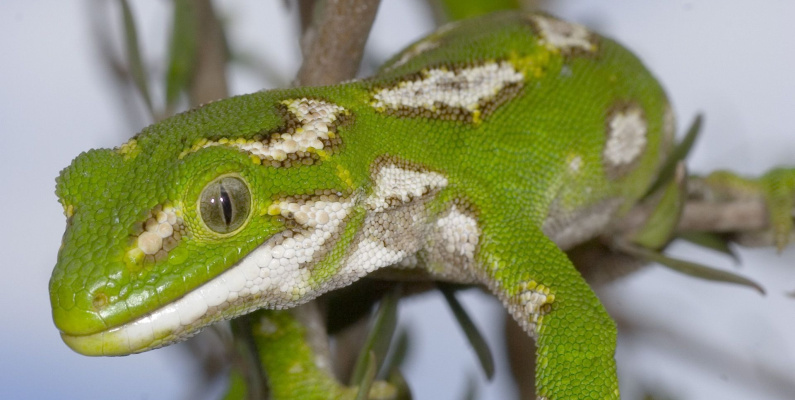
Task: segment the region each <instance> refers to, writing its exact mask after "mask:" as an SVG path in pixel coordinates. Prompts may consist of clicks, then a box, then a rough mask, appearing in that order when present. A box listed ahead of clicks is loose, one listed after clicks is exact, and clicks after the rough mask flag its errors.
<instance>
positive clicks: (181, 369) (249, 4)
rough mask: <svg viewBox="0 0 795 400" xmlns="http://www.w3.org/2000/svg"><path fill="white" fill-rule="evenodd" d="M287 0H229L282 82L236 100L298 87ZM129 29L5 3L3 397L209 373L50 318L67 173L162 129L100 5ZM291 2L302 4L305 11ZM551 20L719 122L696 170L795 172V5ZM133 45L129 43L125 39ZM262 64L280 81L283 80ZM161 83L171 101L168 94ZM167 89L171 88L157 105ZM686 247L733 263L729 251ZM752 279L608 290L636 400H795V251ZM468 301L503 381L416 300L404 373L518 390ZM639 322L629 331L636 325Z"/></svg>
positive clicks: (58, 8) (155, 47)
mask: <svg viewBox="0 0 795 400" xmlns="http://www.w3.org/2000/svg"><path fill="white" fill-rule="evenodd" d="M283 3H284V2H282V1H275V0H273V1H270V2H269V1H242V0H235V1H231V0H230V1H224V2H218V6H219V8H220V10H221V13H222V15H223V16H224V17H225V18H226V20H227V21H228V22H229V23H230V26H231V28H230V30H229V35H230V40H231V42H232V43H233V44H234V45H235V46H236V47H235V50H236V51H238V52H242V53H246V54H249V55H253V56H255V57H256V58H257V60H259V61H258V62H260V63H265V64H267V65H268V66H269V67H270V68H271V69H272V71H271V73H269V74H258V73H254V72H252V71H251V70H247V69H245V68H233V69H232V71H231V72H233V73H235V74H236V77H235V78H233V88H232V90H233V91H234V93H247V92H252V91H256V90H258V89H260V88H263V87H273V86H275V85H284V84H286V82H289V80H290V79H291V78H292V76H293V74H294V71H295V70H296V69H297V67H298V65H299V63H300V60H299V53H298V50H297V39H296V37H297V34H296V30H295V27H294V21H295V16H294V12H293V14H290V15H286V14H285V9H284V7H283ZM102 4H104V5H110V6H111V7H109V8H110V10H109V11H110V12H109V13H100V15H101V16H102V18H110V19H111V21H110V22H111V23H113V24H115V26H117V27H118V26H119V25H118V21H119V18H118V14H119V12H118V9H117V8H115V7H116V2H101V1H54V0H50V1H25V0H3V1H2V2H0V139H2V140H1V141H0V167H1V168H0V215H2V216H3V218H2V221H3V224H2V229H0V251H2V256H3V258H2V264H0V268H1V269H2V271H1V273H0V321H2V322H0V324H2V325H0V398H3V399H103V398H114V399H181V398H188V397H189V396H191V393H192V392H191V388H192V387H194V383H193V382H192V381H191V379H193V378H194V377H195V376H196V373H197V369H196V368H197V367H196V366H193V365H190V363H189V362H190V358H189V357H187V356H186V355H185V354H186V352H185V351H184V350H182V349H180V347H179V346H171V347H169V348H165V349H161V350H157V351H153V352H149V353H145V354H142V355H136V356H131V357H122V358H87V357H83V356H79V355H77V354H75V353H73V352H71V351H70V350H69V349H68V348H67V347H66V346H65V345H64V344H63V343H62V342H61V340H60V338H59V336H58V333H57V331H56V329H55V327H54V326H53V324H52V321H51V319H50V308H49V307H50V306H49V299H48V291H47V282H48V279H49V275H50V271H51V268H52V266H53V265H54V263H55V258H56V253H57V250H58V245H59V243H60V238H61V234H62V232H63V228H64V217H63V215H62V210H61V206H60V205H59V204H58V202H57V200H56V198H55V196H54V194H53V190H54V178H55V176H56V175H57V174H58V171H59V170H60V169H61V168H63V167H65V166H66V165H68V164H69V162H70V160H71V159H72V158H73V157H75V156H76V155H77V154H78V153H79V152H81V151H84V150H87V149H89V148H94V147H113V146H116V145H119V144H120V143H122V142H123V141H124V140H126V138H128V137H129V136H131V135H132V134H133V133H134V132H136V131H137V130H139V129H140V128H142V127H143V126H144V125H146V124H147V123H148V121H147V120H146V117H145V114H144V113H142V112H138V113H137V114H136V113H133V114H134V115H136V116H133V117H130V116H129V113H126V112H125V111H124V110H125V108H126V109H129V108H130V107H132V109H133V110H139V111H140V109H141V108H140V103H138V102H137V100H136V98H135V95H134V94H131V95H129V96H127V101H120V100H119V98H120V96H119V93H118V91H117V90H118V87H116V86H115V85H114V84H113V83H112V81H111V80H110V79H109V77H110V76H109V73H108V72H107V70H105V69H104V68H103V67H102V66H101V61H100V58H99V53H98V51H97V47H96V46H97V38H96V37H95V34H96V31H95V30H92V23H91V21H92V20H91V19H90V18H89V14H90V11H91V9H92V8H96V7H98V6H99V5H102ZM168 4H169V2H167V1H151V0H150V1H145V0H141V1H138V2H134V4H133V6H134V12H135V14H136V17H137V20H138V28H139V32H140V34H141V35H142V36H143V39H142V46H143V51H144V53H145V54H146V57H147V63H148V64H149V65H151V66H152V67H153V68H154V72H155V73H157V74H162V70H158V68H160V67H159V66H161V65H163V57H164V52H165V37H166V31H165V27H166V26H168V24H169V7H168ZM423 4H424V3H423V2H421V1H396V0H385V1H384V4H383V5H382V8H381V10H380V12H379V15H378V19H377V21H376V24H375V28H374V30H373V36H372V39H371V41H370V43H369V45H368V50H369V60H371V61H372V62H373V63H375V62H379V61H381V60H383V59H385V58H386V57H388V56H389V55H390V54H392V53H394V52H396V51H398V50H399V49H400V48H402V47H403V46H405V45H407V44H409V43H410V42H411V41H413V40H416V39H418V38H419V37H421V36H422V35H424V34H425V33H427V32H429V31H430V30H432V29H433V21H432V19H431V17H430V16H429V15H428V14H427V9H426V8H425V6H424V5H423ZM293 11H294V10H293ZM553 12H554V13H556V14H558V15H560V16H562V17H564V18H567V19H571V20H574V21H578V22H582V23H585V24H588V25H589V26H592V27H594V28H596V29H597V30H599V31H601V32H603V33H606V34H607V35H609V36H611V37H614V38H617V39H618V40H619V41H621V42H622V43H624V44H626V45H627V46H628V47H629V48H631V49H633V50H634V51H635V52H636V53H637V54H638V55H639V56H640V58H641V59H643V60H644V61H645V63H646V64H647V65H648V66H649V67H650V69H651V70H653V71H654V73H655V74H656V75H657V76H658V77H659V78H660V80H661V81H662V82H663V84H664V86H665V87H666V88H667V90H668V92H669V95H670V97H671V99H672V101H673V103H674V105H675V110H676V112H677V115H678V116H679V117H680V122H679V127H680V129H682V128H683V127H684V126H685V125H686V124H687V122H689V120H690V119H691V118H692V117H693V116H694V115H695V114H696V112H698V111H703V112H704V113H705V114H706V116H707V124H706V127H705V129H704V131H703V134H702V138H701V141H700V142H699V143H698V145H697V147H696V149H695V153H694V154H693V157H692V159H691V162H690V165H691V169H692V170H694V171H696V172H708V171H710V170H713V169H717V168H730V169H733V170H738V171H740V172H744V173H759V172H761V171H763V170H764V169H765V168H768V167H771V166H773V165H777V164H786V163H790V164H795V132H794V131H795V77H793V66H795V24H794V23H793V22H792V19H793V17H795V2H791V1H785V0H778V1H776V0H767V1H757V2H750V1H739V0H738V1H729V0H709V1H707V0H704V1H696V0H693V1H678V0H665V1H662V0H658V1H629V0H622V1H618V0H614V1H610V2H606V1H600V2H597V1H584V0H583V1H574V0H570V1H556V2H555V8H554V10H553ZM113 40H116V41H118V38H113ZM264 75H267V76H276V77H278V79H270V80H266V79H264V78H263V76H264ZM159 94H160V91H156V93H155V96H156V98H162V95H159ZM158 96H159V97H158ZM673 250H674V252H675V253H676V254H677V255H679V256H681V257H690V258H695V259H698V260H700V261H702V262H707V263H711V264H712V265H716V266H719V267H722V268H734V267H733V266H732V263H731V262H730V261H729V260H727V259H725V258H723V257H719V256H716V255H714V254H710V253H706V252H696V251H694V250H693V249H691V248H689V247H687V246H675V247H674V249H673ZM742 258H743V261H744V266H743V267H742V269H741V270H740V271H741V273H743V274H746V275H748V276H750V277H752V278H753V279H755V280H757V281H758V282H760V283H761V284H762V285H763V286H764V287H765V288H766V289H767V290H768V295H767V296H765V297H762V296H759V295H758V294H756V293H754V292H753V291H751V290H748V289H745V288H739V287H732V286H728V285H720V284H713V283H706V282H702V281H697V280H694V279H692V278H688V277H682V276H680V275H676V274H674V273H671V272H668V271H667V270H664V269H662V268H661V267H651V268H648V269H646V270H645V271H643V272H641V273H637V274H635V275H634V276H632V277H631V278H630V279H626V280H623V281H619V282H616V283H615V284H613V285H611V286H610V287H607V288H604V289H603V290H600V292H599V294H600V296H601V297H602V298H603V300H604V302H605V303H606V305H607V307H608V309H609V311H610V312H611V314H612V315H614V316H616V317H618V318H619V319H621V320H622V321H629V322H630V325H631V326H633V327H634V329H633V333H632V334H631V335H630V334H623V335H622V336H621V337H620V339H619V350H618V355H617V358H618V364H619V372H620V375H621V385H622V392H623V395H624V398H627V399H637V398H640V396H641V393H642V390H646V389H654V390H659V391H660V392H662V393H665V394H667V395H668V396H670V397H671V398H676V399H747V398H754V399H783V398H795V390H793V387H795V383H793V382H795V372H793V371H795V361H793V360H795V339H793V336H795V322H793V321H794V320H795V313H793V309H795V299H792V298H788V297H787V296H786V295H785V293H786V292H788V291H792V290H793V289H795V265H793V264H795V263H793V260H795V251H792V250H791V249H790V250H787V251H785V252H784V253H783V254H782V257H781V258H777V257H776V256H775V254H774V252H772V251H770V250H755V251H743V252H742ZM463 297H465V298H464V300H465V304H466V306H467V307H468V308H469V310H470V311H471V313H472V314H473V315H474V316H475V317H476V319H477V323H478V324H479V325H480V326H481V327H482V329H483V331H485V332H486V334H487V335H488V336H489V338H490V340H491V344H492V347H493V349H494V351H495V353H496V354H497V355H498V356H499V357H500V360H499V361H498V366H497V368H498V370H497V378H496V380H495V382H492V383H486V382H483V381H482V378H481V374H480V371H479V367H478V365H477V362H476V360H475V358H474V356H473V355H472V352H471V351H470V350H469V349H468V347H467V344H466V342H465V340H464V338H463V335H462V334H461V332H460V330H459V329H458V327H457V326H456V325H455V323H454V322H453V319H452V316H451V315H450V313H449V312H448V310H447V309H446V306H445V305H444V303H443V302H442V300H441V299H440V296H438V295H429V296H424V297H421V298H416V299H410V300H408V301H405V302H403V303H401V314H400V318H401V320H400V321H401V324H403V325H404V326H406V327H408V328H409V329H411V331H412V333H413V336H412V337H413V339H414V340H413V347H412V351H411V353H410V354H409V358H408V360H407V365H406V366H407V369H406V371H405V372H406V375H407V378H408V381H409V382H410V384H411V386H412V388H413V390H414V393H415V398H417V399H437V398H440V399H458V398H462V397H463V390H464V388H465V386H466V381H468V380H471V379H475V380H477V381H478V383H477V385H478V387H479V394H480V395H481V396H480V398H488V399H500V398H506V396H507V397H508V398H510V395H511V394H512V393H514V392H513V388H512V387H511V384H510V381H509V379H508V376H509V373H508V371H507V366H506V364H505V361H504V357H503V355H502V352H503V350H502V348H500V346H499V344H498V343H499V342H498V338H499V336H500V332H501V329H502V318H503V313H502V311H501V310H500V306H499V304H497V303H496V301H494V300H492V299H490V298H489V297H488V296H486V295H482V294H480V293H478V292H477V291H470V292H469V293H467V294H466V296H463ZM628 326H629V325H628Z"/></svg>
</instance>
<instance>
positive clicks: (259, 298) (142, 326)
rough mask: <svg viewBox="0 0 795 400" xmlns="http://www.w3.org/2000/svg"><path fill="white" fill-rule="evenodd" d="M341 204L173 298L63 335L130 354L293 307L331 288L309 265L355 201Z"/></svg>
mask: <svg viewBox="0 0 795 400" xmlns="http://www.w3.org/2000/svg"><path fill="white" fill-rule="evenodd" d="M338 204H339V206H338V207H337V206H335V207H334V208H333V213H332V214H331V215H332V217H331V218H329V221H327V222H326V223H324V224H322V225H320V226H317V227H315V228H316V229H312V230H311V231H308V232H306V233H293V232H291V231H285V232H281V233H277V234H275V235H274V236H272V237H271V238H270V239H268V240H266V241H265V242H264V243H262V244H261V245H260V246H259V247H257V248H256V249H254V250H253V251H252V252H250V253H249V254H248V255H246V256H245V257H243V258H242V259H240V260H239V261H238V262H237V263H235V264H234V265H232V266H231V267H230V268H228V269H227V270H226V271H224V272H222V273H221V274H220V275H218V276H216V277H215V278H213V279H212V280H210V281H207V282H205V283H204V284H202V285H201V286H199V287H197V288H195V289H193V290H191V291H190V292H188V293H187V294H185V295H184V296H182V297H180V298H179V299H177V300H175V301H173V302H171V303H169V304H166V305H164V306H162V307H160V308H158V309H156V310H154V311H151V312H149V313H147V314H144V315H143V316H140V317H138V318H136V319H134V320H132V321H130V322H127V323H125V324H122V325H118V326H115V327H112V328H109V329H106V330H103V331H100V332H96V333H91V334H86V335H71V334H68V333H64V332H61V338H62V339H63V341H64V342H65V343H66V344H67V345H68V346H69V347H70V348H72V350H74V351H76V352H78V353H80V354H84V355H88V356H119V355H127V354H132V353H140V352H144V351H147V350H152V349H156V348H158V347H163V346H166V345H168V344H171V343H174V342H178V341H182V340H185V339H187V338H189V337H191V336H193V335H195V334H197V333H198V332H199V331H200V330H201V329H202V328H204V327H206V326H208V325H210V324H212V323H214V322H217V321H220V320H223V319H231V318H234V317H237V316H240V315H243V314H246V313H248V312H251V311H254V310H256V309H259V308H277V309H278V308H289V307H293V306H295V305H298V304H300V303H303V302H306V301H309V300H311V299H313V298H315V297H316V296H318V295H320V294H321V293H322V292H323V291H325V290H328V288H325V289H324V288H318V287H314V288H311V286H312V284H311V281H312V276H311V271H310V269H309V268H306V266H307V264H308V263H311V262H313V261H316V260H315V257H317V256H319V255H321V254H323V253H324V251H326V250H328V248H329V246H333V245H334V244H335V243H336V238H335V237H334V235H331V234H330V232H336V231H337V229H338V228H339V226H340V225H341V224H342V222H343V221H344V219H345V216H346V215H347V214H348V211H349V210H350V208H351V207H352V205H353V201H352V200H348V201H345V202H341V203H338ZM327 233H328V234H327Z"/></svg>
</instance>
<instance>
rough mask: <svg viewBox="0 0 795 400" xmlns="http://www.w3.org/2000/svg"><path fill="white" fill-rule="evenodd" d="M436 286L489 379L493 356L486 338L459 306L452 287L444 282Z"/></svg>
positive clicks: (492, 372) (492, 370)
mask: <svg viewBox="0 0 795 400" xmlns="http://www.w3.org/2000/svg"><path fill="white" fill-rule="evenodd" d="M438 286H439V289H440V290H441V292H442V294H443V295H444V298H445V300H447V304H449V305H450V309H451V310H452V311H453V315H454V316H455V318H456V320H457V321H458V324H459V325H460V326H461V329H463V330H464V334H465V335H466V337H467V339H468V340H469V343H470V344H471V345H472V349H474V350H475V355H477V357H478V360H479V361H480V366H481V367H482V368H483V373H484V374H485V375H486V378H488V379H489V380H491V378H492V377H494V357H493V356H492V355H491V350H490V349H489V345H488V344H487V343H486V340H485V339H483V335H481V334H480V330H478V328H477V326H475V323H474V322H472V319H471V318H469V315H468V314H467V312H466V310H464V307H463V306H461V303H459V302H458V299H456V297H455V293H454V292H455V291H454V289H453V288H452V287H451V286H449V285H445V284H439V285H438Z"/></svg>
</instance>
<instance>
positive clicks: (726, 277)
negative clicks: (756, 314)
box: [617, 243, 765, 295]
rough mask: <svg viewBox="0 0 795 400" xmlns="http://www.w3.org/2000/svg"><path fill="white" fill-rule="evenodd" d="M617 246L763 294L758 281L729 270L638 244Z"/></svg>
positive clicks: (629, 252)
mask: <svg viewBox="0 0 795 400" xmlns="http://www.w3.org/2000/svg"><path fill="white" fill-rule="evenodd" d="M617 247H618V249H619V250H620V251H622V252H625V253H627V254H629V255H632V256H635V257H638V258H643V259H645V260H648V261H654V262H656V263H659V264H661V265H663V266H666V267H668V268H670V269H672V270H674V271H676V272H680V273H683V274H686V275H690V276H693V277H696V278H701V279H706V280H710V281H716V282H725V283H734V284H738V285H743V286H747V287H750V288H752V289H755V290H756V291H758V292H759V293H760V294H763V295H764V294H765V289H763V288H762V286H760V285H759V284H758V283H756V282H754V281H752V280H750V279H748V278H746V277H743V276H740V275H737V274H735V273H732V272H729V271H724V270H720V269H715V268H712V267H708V266H706V265H703V264H698V263H694V262H690V261H684V260H679V259H676V258H671V257H668V256H666V255H664V254H661V253H658V252H656V251H653V250H649V249H644V248H642V247H638V246H633V245H631V244H629V243H617Z"/></svg>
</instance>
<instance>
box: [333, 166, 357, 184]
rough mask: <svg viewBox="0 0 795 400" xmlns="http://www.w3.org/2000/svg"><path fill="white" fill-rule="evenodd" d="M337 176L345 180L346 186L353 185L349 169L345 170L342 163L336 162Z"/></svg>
mask: <svg viewBox="0 0 795 400" xmlns="http://www.w3.org/2000/svg"><path fill="white" fill-rule="evenodd" d="M337 176H338V177H339V178H340V179H341V180H342V181H343V182H345V184H346V185H348V187H350V188H352V187H353V179H352V178H351V171H349V170H347V169H346V168H345V167H343V166H342V165H339V164H337Z"/></svg>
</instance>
